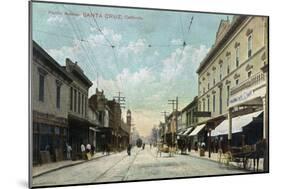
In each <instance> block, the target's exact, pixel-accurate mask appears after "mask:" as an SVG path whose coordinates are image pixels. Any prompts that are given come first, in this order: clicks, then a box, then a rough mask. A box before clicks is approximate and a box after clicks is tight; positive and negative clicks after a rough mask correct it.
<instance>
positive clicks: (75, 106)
mask: <svg viewBox="0 0 281 189" xmlns="http://www.w3.org/2000/svg"><path fill="white" fill-rule="evenodd" d="M76 108H77V90H76V89H74V112H76Z"/></svg>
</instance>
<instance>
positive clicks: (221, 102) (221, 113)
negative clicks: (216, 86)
mask: <svg viewBox="0 0 281 189" xmlns="http://www.w3.org/2000/svg"><path fill="white" fill-rule="evenodd" d="M220 114H222V87H220Z"/></svg>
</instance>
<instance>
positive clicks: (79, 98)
mask: <svg viewBox="0 0 281 189" xmlns="http://www.w3.org/2000/svg"><path fill="white" fill-rule="evenodd" d="M80 108H81V93H80V92H78V113H79V114H80V110H81V109H80Z"/></svg>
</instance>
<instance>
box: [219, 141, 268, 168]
mask: <svg viewBox="0 0 281 189" xmlns="http://www.w3.org/2000/svg"><path fill="white" fill-rule="evenodd" d="M265 148H266V144H265V141H263V140H261V141H258V142H257V143H256V144H254V145H244V146H242V147H230V149H229V150H228V151H227V152H226V153H224V154H223V153H222V150H219V151H218V162H219V163H220V164H224V165H226V166H229V165H230V163H231V162H232V163H236V165H238V166H239V167H242V168H244V169H247V170H253V171H258V169H259V159H260V158H263V157H264V152H265ZM252 163H253V167H252Z"/></svg>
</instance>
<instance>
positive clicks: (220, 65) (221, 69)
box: [220, 63, 222, 80]
mask: <svg viewBox="0 0 281 189" xmlns="http://www.w3.org/2000/svg"><path fill="white" fill-rule="evenodd" d="M220 80H222V63H221V64H220Z"/></svg>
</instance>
